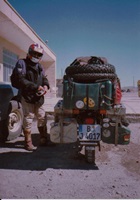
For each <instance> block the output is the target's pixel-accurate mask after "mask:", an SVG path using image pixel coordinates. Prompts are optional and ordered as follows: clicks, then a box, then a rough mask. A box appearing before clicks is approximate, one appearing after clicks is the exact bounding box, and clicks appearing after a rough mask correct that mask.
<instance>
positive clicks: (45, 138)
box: [38, 125, 54, 146]
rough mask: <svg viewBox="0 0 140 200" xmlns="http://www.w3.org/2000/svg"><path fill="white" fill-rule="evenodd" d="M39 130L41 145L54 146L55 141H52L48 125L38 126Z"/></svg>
mask: <svg viewBox="0 0 140 200" xmlns="http://www.w3.org/2000/svg"><path fill="white" fill-rule="evenodd" d="M38 130H39V133H40V146H53V145H54V143H53V142H51V141H50V138H49V135H48V134H47V127H46V125H45V126H41V127H38Z"/></svg>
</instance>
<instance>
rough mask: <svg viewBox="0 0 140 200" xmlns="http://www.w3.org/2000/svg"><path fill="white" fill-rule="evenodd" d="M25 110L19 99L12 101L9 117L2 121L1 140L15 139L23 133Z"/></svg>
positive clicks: (0, 126) (0, 125) (0, 124)
mask: <svg viewBox="0 0 140 200" xmlns="http://www.w3.org/2000/svg"><path fill="white" fill-rule="evenodd" d="M22 124H23V111H22V106H21V104H20V103H19V102H17V101H14V100H12V101H10V104H9V108H8V114H7V119H5V120H3V121H1V123H0V130H1V133H0V141H1V142H5V141H6V140H8V141H9V140H14V139H16V138H17V137H18V136H20V134H21V133H22Z"/></svg>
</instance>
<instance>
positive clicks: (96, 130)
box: [79, 124, 101, 141]
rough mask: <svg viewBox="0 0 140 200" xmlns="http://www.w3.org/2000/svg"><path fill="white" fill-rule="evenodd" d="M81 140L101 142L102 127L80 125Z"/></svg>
mask: <svg viewBox="0 0 140 200" xmlns="http://www.w3.org/2000/svg"><path fill="white" fill-rule="evenodd" d="M79 140H80V141H100V140H101V126H100V125H99V124H97V125H87V124H80V125H79Z"/></svg>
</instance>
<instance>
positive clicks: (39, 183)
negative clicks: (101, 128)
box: [0, 93, 140, 199]
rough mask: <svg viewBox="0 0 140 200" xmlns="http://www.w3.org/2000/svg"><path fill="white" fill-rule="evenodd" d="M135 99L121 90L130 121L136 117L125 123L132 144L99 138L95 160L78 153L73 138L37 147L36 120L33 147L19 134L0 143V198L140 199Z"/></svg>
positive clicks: (139, 137)
mask: <svg viewBox="0 0 140 200" xmlns="http://www.w3.org/2000/svg"><path fill="white" fill-rule="evenodd" d="M132 96H133V98H132ZM139 100H140V99H139V98H138V97H137V95H136V94H135V95H132V94H130V93H129V94H125V95H123V102H124V103H125V104H126V106H127V112H128V113H130V114H132V116H131V121H133V122H136V121H137V123H130V125H129V128H130V130H131V142H130V144H129V145H118V146H115V145H113V144H105V143H103V142H102V143H101V152H99V151H98V148H97V149H96V166H94V165H93V164H88V163H86V162H85V157H84V153H83V152H81V154H80V155H79V156H78V157H77V154H76V149H75V144H57V145H55V146H53V147H39V133H38V131H37V129H36V127H35V124H34V127H33V134H32V138H33V143H34V145H36V146H38V148H37V150H36V151H35V152H33V153H30V152H28V151H26V150H24V148H23V147H24V138H23V137H22V136H21V137H18V138H17V139H16V140H13V141H11V142H7V143H6V144H3V145H1V146H0V198H1V199H2V198H5V199H114V198H116V199H140V120H139V119H138V120H132V118H135V116H136V114H137V113H138V114H140V112H139V109H140V107H139V106H138V105H139ZM133 114H134V115H133ZM50 122H51V121H48V123H50Z"/></svg>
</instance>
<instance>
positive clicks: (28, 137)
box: [23, 130, 36, 151]
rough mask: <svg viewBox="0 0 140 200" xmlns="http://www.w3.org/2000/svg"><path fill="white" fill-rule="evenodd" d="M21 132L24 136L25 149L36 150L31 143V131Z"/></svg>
mask: <svg viewBox="0 0 140 200" xmlns="http://www.w3.org/2000/svg"><path fill="white" fill-rule="evenodd" d="M23 132H24V136H25V149H26V150H28V151H34V150H36V147H34V145H33V144H32V138H31V131H30V130H24V131H23Z"/></svg>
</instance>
